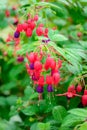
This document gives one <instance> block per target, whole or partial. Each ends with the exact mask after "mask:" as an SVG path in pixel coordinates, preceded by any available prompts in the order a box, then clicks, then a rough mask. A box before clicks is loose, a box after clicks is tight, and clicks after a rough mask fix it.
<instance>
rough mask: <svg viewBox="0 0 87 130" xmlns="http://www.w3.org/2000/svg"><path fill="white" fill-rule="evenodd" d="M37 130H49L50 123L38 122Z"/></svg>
mask: <svg viewBox="0 0 87 130" xmlns="http://www.w3.org/2000/svg"><path fill="white" fill-rule="evenodd" d="M37 130H50V123H38V124H37Z"/></svg>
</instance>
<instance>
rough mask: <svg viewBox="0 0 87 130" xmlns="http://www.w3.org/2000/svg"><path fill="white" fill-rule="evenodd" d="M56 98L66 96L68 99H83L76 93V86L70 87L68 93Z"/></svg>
mask: <svg viewBox="0 0 87 130" xmlns="http://www.w3.org/2000/svg"><path fill="white" fill-rule="evenodd" d="M56 96H66V97H67V98H68V99H71V98H73V97H75V96H78V97H81V96H80V95H79V94H77V93H76V90H75V86H74V85H72V86H69V87H68V91H67V92H66V93H63V94H57V95H56Z"/></svg>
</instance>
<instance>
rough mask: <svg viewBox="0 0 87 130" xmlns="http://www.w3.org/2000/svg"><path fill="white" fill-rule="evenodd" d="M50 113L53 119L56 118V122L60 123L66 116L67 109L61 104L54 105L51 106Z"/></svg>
mask: <svg viewBox="0 0 87 130" xmlns="http://www.w3.org/2000/svg"><path fill="white" fill-rule="evenodd" d="M52 114H53V117H54V119H55V120H57V121H58V123H61V122H62V121H63V118H64V117H65V116H66V114H67V111H66V109H65V108H64V107H63V106H56V107H54V108H53V111H52Z"/></svg>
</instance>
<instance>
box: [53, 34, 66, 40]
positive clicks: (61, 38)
mask: <svg viewBox="0 0 87 130" xmlns="http://www.w3.org/2000/svg"><path fill="white" fill-rule="evenodd" d="M50 40H52V41H66V40H68V39H67V38H66V37H65V36H63V35H62V34H55V35H53V36H51V37H50Z"/></svg>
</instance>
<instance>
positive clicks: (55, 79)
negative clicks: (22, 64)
mask: <svg viewBox="0 0 87 130" xmlns="http://www.w3.org/2000/svg"><path fill="white" fill-rule="evenodd" d="M26 57H27V59H28V62H29V63H26V69H27V72H28V74H29V75H30V76H31V79H32V80H33V81H34V84H35V87H36V91H37V92H38V93H43V91H44V86H45V85H46V86H47V91H48V92H53V91H54V89H55V87H56V86H57V85H58V83H59V82H60V80H61V78H60V73H59V68H61V66H62V62H61V60H60V59H59V60H58V62H56V61H55V60H54V58H52V57H51V56H47V58H46V60H45V62H44V63H43V58H44V57H43V55H38V54H37V53H35V52H31V53H30V54H26Z"/></svg>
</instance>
